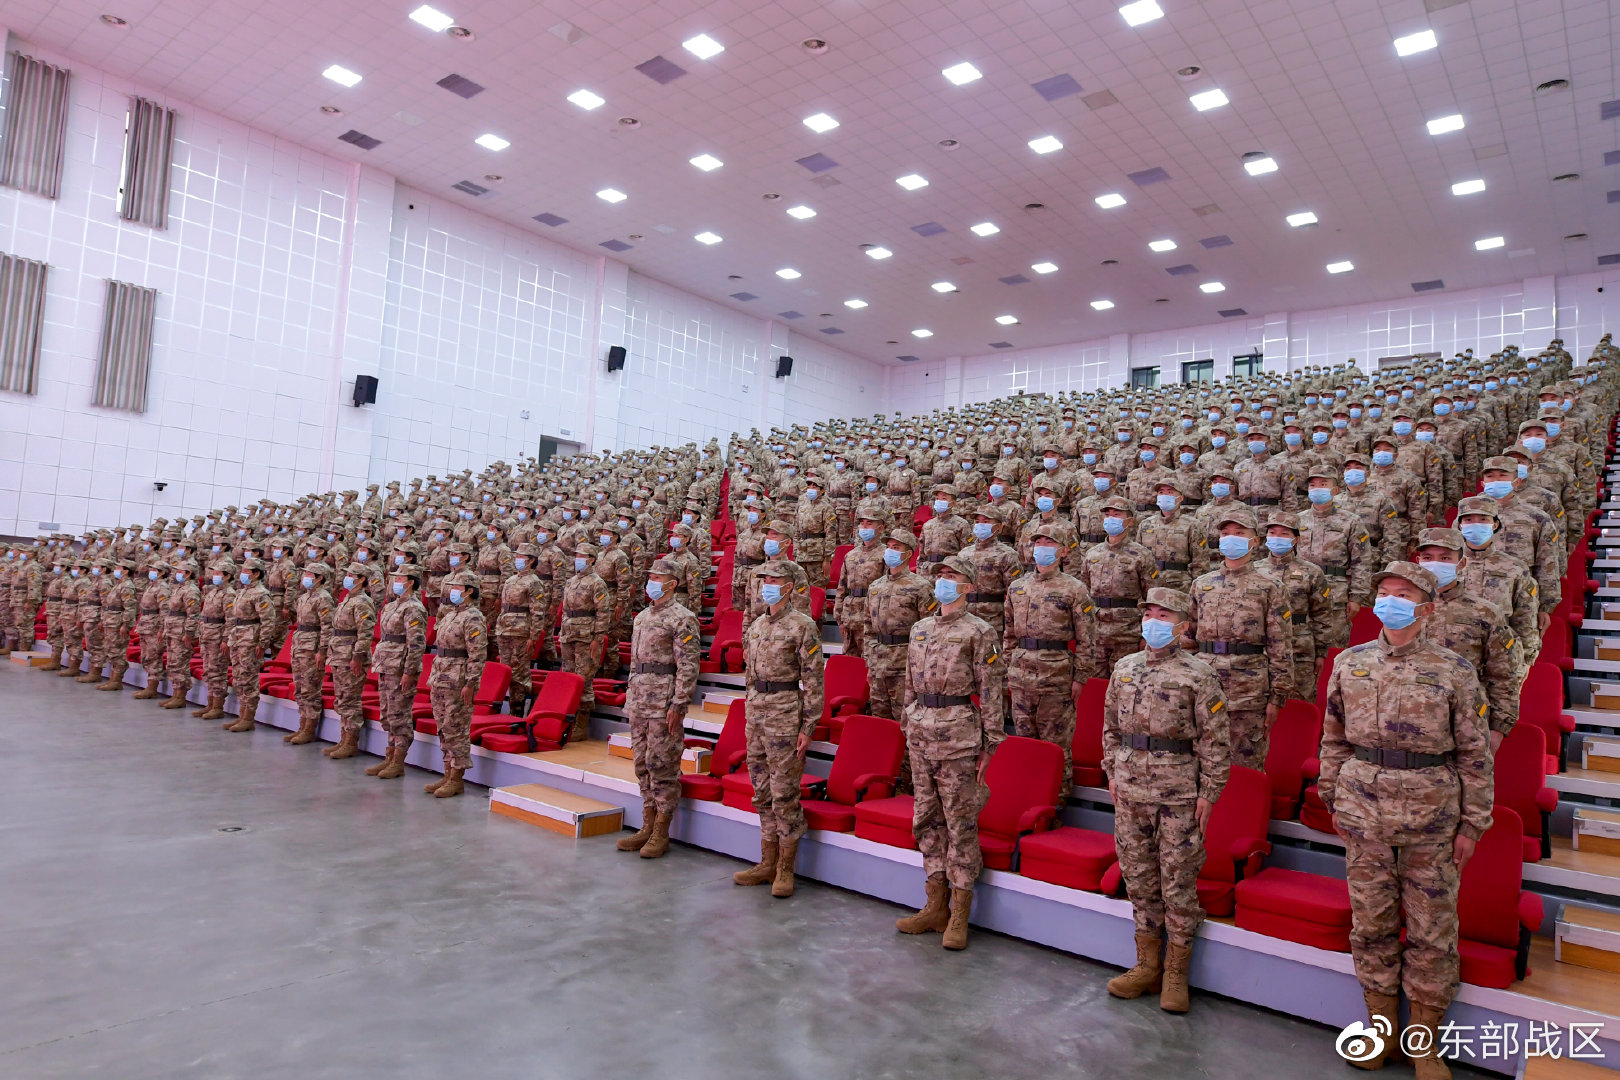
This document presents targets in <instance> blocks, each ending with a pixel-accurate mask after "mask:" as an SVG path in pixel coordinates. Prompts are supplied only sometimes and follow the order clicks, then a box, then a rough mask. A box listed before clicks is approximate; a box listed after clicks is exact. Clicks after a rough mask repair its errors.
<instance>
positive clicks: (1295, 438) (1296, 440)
mask: <svg viewBox="0 0 1620 1080" xmlns="http://www.w3.org/2000/svg"><path fill="white" fill-rule="evenodd" d="M1304 441H1305V440H1304V439H1302V438H1300V435H1299V432H1297V431H1287V432H1284V433H1283V442H1285V443H1287V444H1288V445H1289V446H1298V445H1299V444H1300V443H1302V442H1304ZM1322 441H1323V442H1326V441H1327V440H1326V439H1323V440H1322Z"/></svg>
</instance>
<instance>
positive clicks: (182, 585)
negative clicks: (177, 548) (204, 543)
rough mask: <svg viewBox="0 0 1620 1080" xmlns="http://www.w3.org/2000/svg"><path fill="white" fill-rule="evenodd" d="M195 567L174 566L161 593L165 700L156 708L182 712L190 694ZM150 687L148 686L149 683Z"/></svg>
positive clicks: (197, 598)
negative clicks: (171, 579)
mask: <svg viewBox="0 0 1620 1080" xmlns="http://www.w3.org/2000/svg"><path fill="white" fill-rule="evenodd" d="M196 577H197V564H196V563H195V562H192V561H191V560H190V559H187V560H185V561H184V562H180V563H176V564H175V567H174V584H173V585H171V586H169V587H167V588H166V589H165V590H164V597H163V622H162V634H163V647H164V651H165V652H166V653H167V654H168V658H169V662H168V667H167V669H166V671H165V674H167V675H168V677H169V700H167V701H165V702H163V703H162V704H161V705H159V706H158V708H160V709H183V708H185V707H186V695H187V694H188V693H190V692H191V652H192V650H193V649H194V648H196V645H197V620H198V617H199V616H200V615H201V614H202V592H201V591H200V590H199V589H198V588H197V582H196ZM149 685H150V684H149Z"/></svg>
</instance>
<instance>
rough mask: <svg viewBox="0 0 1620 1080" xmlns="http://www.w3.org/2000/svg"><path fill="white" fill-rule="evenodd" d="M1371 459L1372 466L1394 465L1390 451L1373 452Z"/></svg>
mask: <svg viewBox="0 0 1620 1080" xmlns="http://www.w3.org/2000/svg"><path fill="white" fill-rule="evenodd" d="M1372 457H1373V464H1374V465H1377V466H1380V467H1382V466H1385V465H1393V464H1395V453H1394V451H1392V450H1374V451H1373V456H1372Z"/></svg>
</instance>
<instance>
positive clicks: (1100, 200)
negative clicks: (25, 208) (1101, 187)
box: [1096, 191, 1125, 210]
mask: <svg viewBox="0 0 1620 1080" xmlns="http://www.w3.org/2000/svg"><path fill="white" fill-rule="evenodd" d="M1096 203H1097V205H1098V206H1100V207H1102V208H1103V209H1104V210H1112V209H1113V208H1114V207H1116V206H1124V205H1125V196H1123V195H1120V194H1118V193H1116V192H1112V191H1110V192H1109V193H1108V194H1107V195H1099V196H1097V198H1096Z"/></svg>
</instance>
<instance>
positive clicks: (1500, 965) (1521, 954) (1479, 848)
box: [1457, 805, 1545, 989]
mask: <svg viewBox="0 0 1620 1080" xmlns="http://www.w3.org/2000/svg"><path fill="white" fill-rule="evenodd" d="M1491 817H1492V821H1491V827H1490V828H1489V829H1487V830H1486V831H1485V835H1484V836H1481V837H1480V838H1479V842H1478V843H1477V844H1476V845H1475V846H1474V857H1473V858H1472V859H1470V860H1469V862H1468V865H1467V866H1465V867H1463V871H1462V884H1461V886H1460V888H1459V889H1458V892H1457V919H1458V924H1459V927H1460V930H1461V936H1460V940H1459V941H1458V949H1459V951H1460V952H1461V954H1462V980H1463V982H1467V983H1473V984H1475V985H1476V986H1489V987H1493V988H1496V989H1506V988H1507V987H1509V986H1511V985H1512V984H1513V983H1514V982H1515V981H1517V980H1519V979H1522V978H1524V977H1525V976H1526V975H1528V974H1529V972H1530V938H1531V935H1533V934H1534V933H1535V932H1536V931H1537V930H1538V929H1540V927H1541V921H1542V918H1543V916H1544V914H1545V910H1544V908H1543V906H1542V900H1541V897H1539V896H1537V895H1536V894H1535V893H1531V892H1525V891H1524V890H1523V885H1524V861H1523V859H1522V858H1521V850H1520V849H1521V847H1522V840H1521V838H1522V837H1523V835H1524V823H1523V822H1522V821H1521V820H1520V818H1519V815H1518V814H1516V813H1514V812H1513V810H1512V809H1510V808H1508V807H1506V806H1500V805H1498V806H1496V807H1494V808H1493V809H1492V811H1491Z"/></svg>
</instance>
